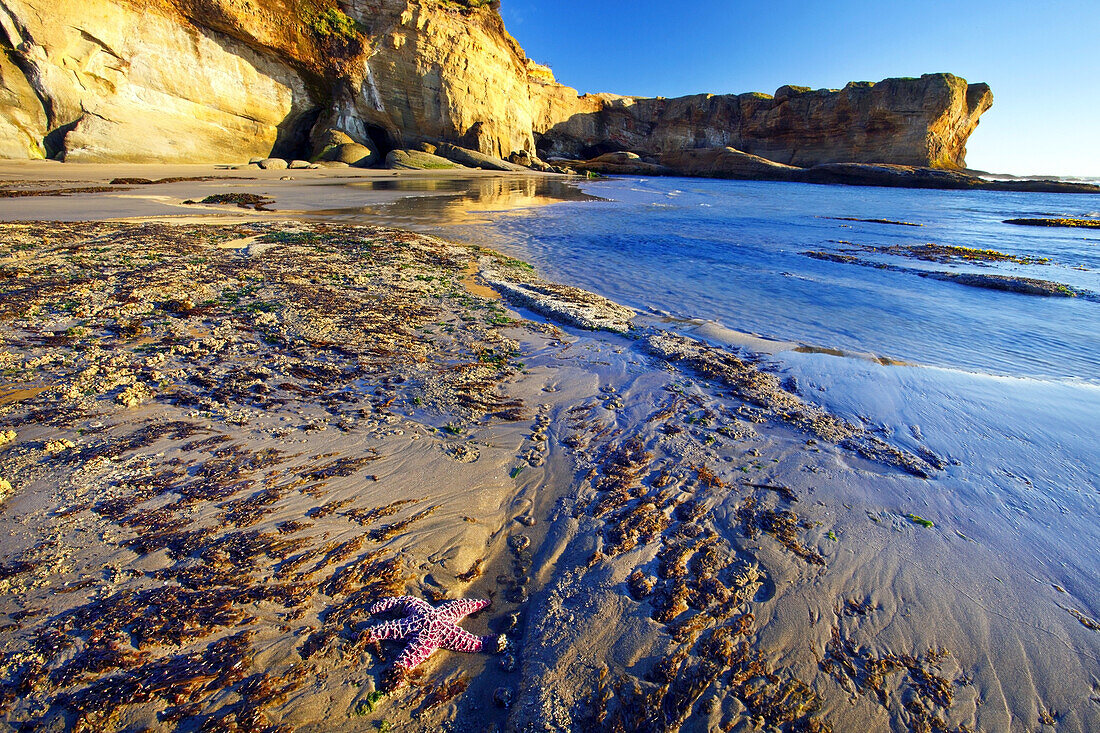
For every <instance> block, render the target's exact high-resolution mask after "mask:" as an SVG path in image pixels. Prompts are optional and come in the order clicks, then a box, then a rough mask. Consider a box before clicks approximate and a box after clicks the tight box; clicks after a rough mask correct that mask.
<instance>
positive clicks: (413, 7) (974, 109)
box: [0, 0, 992, 167]
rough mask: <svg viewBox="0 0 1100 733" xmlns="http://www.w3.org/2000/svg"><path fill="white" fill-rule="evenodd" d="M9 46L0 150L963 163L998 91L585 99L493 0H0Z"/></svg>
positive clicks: (191, 157)
mask: <svg viewBox="0 0 1100 733" xmlns="http://www.w3.org/2000/svg"><path fill="white" fill-rule="evenodd" d="M0 46H2V47H3V49H2V50H3V54H0V156H3V157H15V158H27V157H42V156H50V157H56V158H60V159H63V160H70V161H161V162H226V161H236V160H241V159H244V158H248V157H252V156H267V155H277V156H283V157H288V158H289V157H306V156H309V155H310V154H312V153H315V152H316V151H317V146H318V145H319V144H320V142H319V141H321V140H323V139H330V137H331V134H330V133H328V132H327V131H329V130H331V129H336V130H340V131H343V132H345V133H347V134H348V135H350V136H351V138H353V140H354V141H356V142H357V143H361V144H363V145H366V146H368V147H370V148H371V149H372V150H373V151H375V152H376V153H381V154H380V155H376V156H372V159H378V160H383V159H385V154H386V153H387V152H389V150H391V149H394V148H401V147H410V146H412V145H414V144H415V143H417V142H420V141H425V140H427V141H434V142H451V143H456V144H458V145H461V146H464V147H467V148H472V149H475V150H478V151H481V152H482V153H487V154H490V155H494V156H497V157H506V156H508V154H509V153H511V152H512V151H519V150H527V151H531V152H534V151H536V149H537V150H538V151H539V152H540V153H542V154H543V155H554V154H559V155H564V156H567V157H590V156H591V155H593V154H599V153H604V152H609V151H618V150H632V151H637V152H640V153H642V154H652V155H656V154H661V153H668V152H673V151H676V150H680V149H684V148H703V147H725V146H730V147H734V148H737V149H739V150H743V151H745V152H747V153H751V154H756V155H759V156H762V157H764V158H767V159H769V160H773V161H776V162H779V163H784V164H792V165H800V166H805V165H813V164H817V163H824V162H836V161H845V162H849V161H860V162H890V163H901V164H909V165H934V166H941V167H957V166H961V165H963V164H964V155H965V142H966V138H967V137H968V136H969V134H970V133H971V132H972V131H973V129H974V126H975V125H976V124H977V120H978V117H979V115H981V113H982V112H984V111H985V110H986V109H987V108H988V107H989V105H990V103H991V99H992V97H991V94H990V92H989V89H988V87H986V86H985V85H969V86H968V85H967V84H966V82H965V81H963V80H961V79H958V78H956V77H953V76H950V75H947V74H937V75H931V76H925V77H921V78H920V79H912V80H887V81H885V82H880V83H878V84H867V83H860V84H849V85H848V86H847V87H846V88H845V89H843V90H840V91H808V90H803V89H797V88H794V87H784V88H783V89H780V90H779V92H777V93H776V95H775V96H774V97H770V96H767V95H760V94H742V95H726V96H714V95H698V96H692V97H683V98H679V99H639V98H634V97H619V96H614V95H605V94H600V95H583V96H582V95H579V94H578V93H577V92H576V90H573V89H570V88H568V87H565V86H562V85H560V84H558V83H557V82H556V81H555V80H554V78H553V75H552V74H551V73H550V71H549V69H547V68H546V67H543V66H539V65H537V64H535V63H533V62H532V61H530V60H529V59H528V58H527V57H526V55H525V54H524V53H523V50H522V49H521V48H520V47H519V45H518V44H517V43H516V42H515V40H514V39H512V38H511V37H510V36H509V35H508V33H507V31H506V30H505V28H504V25H503V22H502V21H501V19H500V16H499V14H498V13H497V11H496V8H495V7H494V4H493V3H488V2H485V0H341V1H340V2H337V0H0ZM326 136H329V137H328V138H326Z"/></svg>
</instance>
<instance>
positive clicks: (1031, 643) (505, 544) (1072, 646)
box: [0, 168, 1100, 731]
mask: <svg viewBox="0 0 1100 733" xmlns="http://www.w3.org/2000/svg"><path fill="white" fill-rule="evenodd" d="M69 170H70V169H69V168H65V169H64V172H62V171H59V172H58V173H57V176H58V178H57V179H56V180H62V179H63V178H64V177H65V176H69V178H66V179H65V180H70V179H72V178H75V176H72V174H70V173H68V172H67V171H69ZM77 170H83V169H82V168H81V169H77ZM63 173H64V175H63ZM158 173H160V172H158ZM185 173H186V172H185ZM233 173H234V174H237V173H239V172H233ZM278 173H281V174H284V175H285V174H286V173H287V172H285V171H280V172H278ZM291 173H296V172H291ZM306 173H312V172H311V171H307V172H306ZM326 173H329V172H326ZM97 175H98V174H97ZM103 175H105V176H106V175H110V176H112V177H114V176H116V175H121V174H119V173H117V172H116V171H115V170H111V171H104V172H103ZM133 175H140V174H133ZM163 175H170V174H162V175H158V177H163ZM475 175H476V177H477V178H478V180H479V186H481V185H485V186H487V187H488V188H486V190H487V191H488V192H489V194H488V195H487V196H485V197H484V198H485V199H486V200H490V201H495V202H496V203H495V204H491V205H497V206H501V207H503V206H506V205H515V204H516V202H517V201H518V202H521V203H520V205H528V204H523V203H522V202H523V201H530V202H533V203H537V202H538V201H539V200H540V199H542V198H543V195H542V193H541V191H540V189H539V186H540V184H538V183H533V184H531V185H530V187H529V186H528V184H526V183H523V184H516V183H507V184H501V183H500V180H501V177H500V176H489V175H480V174H475ZM143 177H153V176H149V175H145V176H143ZM445 180H446V179H444V181H445ZM531 180H534V179H531ZM249 185H251V186H254V187H255V188H256V189H257V190H256V191H255V192H262V193H266V194H268V195H270V196H272V197H273V198H274V199H275V200H276V206H277V207H279V206H289V207H290V208H289V209H288V210H289V211H293V212H295V213H294V214H293V215H294V216H295V218H298V219H299V220H300V221H299V222H297V223H286V222H279V221H277V219H278V218H280V214H279V213H278V212H277V213H276V214H265V213H263V212H259V213H255V212H251V211H248V212H245V211H243V210H241V211H232V210H230V211H229V212H228V213H227V214H224V215H222V218H220V219H218V220H216V223H196V221H197V220H195V219H193V217H194V214H192V213H190V211H189V209H184V208H183V206H184V205H183V204H182V203H181V202H182V200H184V199H185V198H196V197H199V196H200V195H202V196H205V195H209V192H211V191H215V190H217V191H224V190H226V187H223V184H222V183H220V182H214V183H211V182H201V183H199V182H192V183H180V184H164V185H163V186H157V187H156V188H157V189H161V188H168V187H179V190H173V191H172V192H171V196H170V198H171V201H166V200H165V199H157V200H155V201H154V202H153V203H150V200H149V199H140V200H137V203H134V200H131V199H126V198H123V197H121V196H116V195H115V194H107V195H101V194H80V195H78V196H73V197H65V198H64V199H58V198H53V197H50V198H44V197H36V198H33V199H19V200H15V201H18V202H19V203H23V202H26V201H33V202H34V206H36V207H37V206H41V207H43V208H42V209H41V210H39V209H33V210H27V209H24V213H25V214H33V215H34V217H33V218H47V214H50V212H51V210H52V215H50V216H49V217H48V218H54V219H57V218H61V217H64V216H67V215H68V213H71V214H73V216H77V217H78V218H80V216H83V215H85V214H87V212H88V211H90V210H92V209H96V207H97V206H98V209H97V210H98V211H100V214H101V215H100V216H96V217H85V218H108V219H122V218H125V219H134V218H139V219H142V221H141V222H140V223H105V224H97V225H93V224H74V225H71V226H69V225H59V224H7V225H3V241H4V247H5V248H4V249H3V250H2V251H0V277H2V278H3V279H0V286H2V287H3V288H4V289H5V298H4V303H3V305H2V306H0V329H2V333H3V339H4V350H3V354H0V368H2V369H3V372H2V373H3V375H4V376H3V382H2V383H0V400H3V402H2V403H0V433H2V432H3V431H5V430H9V429H10V430H13V431H15V436H14V437H13V439H11V440H10V441H8V442H6V443H5V444H3V445H0V478H3V479H4V480H5V481H8V482H9V483H10V484H11V491H10V493H8V495H7V496H6V498H5V499H4V503H3V506H2V509H0V531H2V533H3V534H2V537H3V539H2V540H0V562H2V566H0V568H2V571H0V577H2V580H0V583H2V584H3V586H4V587H3V594H2V596H0V602H2V604H3V606H2V607H0V611H2V612H4V613H6V614H7V617H8V619H9V620H8V621H7V622H6V625H4V627H3V629H4V630H3V632H2V634H0V648H2V649H3V651H4V653H5V657H4V658H5V662H4V669H3V671H2V675H0V676H2V677H3V680H4V682H3V686H2V687H0V709H2V710H3V714H2V715H3V718H2V720H3V721H4V722H6V723H7V724H8V725H9V726H13V727H14V726H15V725H16V724H17V723H30V722H35V723H36V724H41V725H54V726H68V727H71V728H74V729H89V730H132V729H142V728H152V729H182V730H194V729H198V728H200V727H201V726H203V725H206V726H208V729H232V728H231V726H232V725H236V726H237V729H242V730H284V729H285V730H303V731H309V730H317V731H320V730H332V729H334V728H338V729H341V730H378V729H380V728H382V727H384V724H387V725H388V726H389V727H390V728H392V729H400V730H418V729H434V728H436V727H439V726H444V727H449V728H451V729H454V730H485V729H490V730H491V729H493V728H494V727H496V728H499V729H516V730H561V729H592V728H595V729H605V730H663V729H669V730H676V729H683V730H706V729H711V730H713V729H721V730H759V729H784V730H788V729H789V730H830V729H832V730H837V731H842V730H879V729H882V730H885V729H892V730H914V731H924V730H959V731H962V730H1040V729H1042V728H1043V727H1044V725H1045V722H1046V721H1056V722H1057V730H1088V729H1090V728H1092V727H1094V726H1095V725H1097V724H1098V723H1100V720H1098V714H1100V702H1097V697H1098V695H1100V691H1098V690H1097V688H1096V687H1095V686H1096V685H1097V684H1098V682H1100V681H1098V680H1097V678H1096V669H1097V666H1096V662H1097V659H1096V654H1095V647H1096V642H1095V638H1096V637H1095V635H1096V633H1097V630H1096V628H1095V621H1094V620H1093V619H1092V618H1091V617H1090V616H1088V614H1085V613H1083V612H1082V611H1081V610H1079V608H1078V605H1077V604H1075V603H1074V601H1073V595H1072V594H1073V593H1074V589H1073V588H1070V589H1068V591H1067V589H1065V588H1056V587H1051V584H1050V583H1044V582H1042V579H1035V580H1036V581H1039V582H1035V581H1032V587H1031V588H1030V589H1029V592H1028V593H1026V594H1020V593H1019V592H1018V591H1019V587H1020V586H1019V581H1018V579H1016V577H1015V576H1016V573H1014V571H1013V562H1012V558H1011V557H1006V556H1003V555H1001V554H1000V552H999V549H1000V548H998V547H995V546H990V547H987V546H985V545H980V544H978V543H976V542H975V541H974V540H973V539H972V538H970V537H968V536H967V534H965V533H963V532H961V531H959V530H958V529H955V527H958V526H960V525H959V524H958V523H955V522H952V521H950V512H951V511H952V508H951V507H950V506H949V505H948V504H946V503H945V500H944V499H939V498H937V496H936V491H937V486H938V483H937V482H938V481H939V480H940V477H941V476H943V475H944V474H945V473H950V471H951V469H950V464H951V460H952V458H953V457H952V456H950V455H941V453H942V451H941V450H939V449H936V450H934V449H933V448H932V447H930V446H929V445H928V444H926V443H925V442H924V441H923V440H922V439H921V437H920V435H919V434H915V435H914V436H908V437H907V438H906V439H905V440H903V441H900V440H898V439H896V438H891V437H890V436H881V435H878V434H876V433H875V432H874V431H873V430H869V429H868V428H867V426H862V425H859V424H853V423H850V422H847V421H845V420H843V419H841V418H839V417H837V416H833V415H829V414H827V413H824V412H823V411H821V410H820V408H817V407H815V406H814V405H813V404H812V403H811V402H808V401H807V400H806V399H805V398H803V397H801V396H799V394H798V393H797V392H796V391H794V390H792V389H790V388H789V387H788V386H787V385H785V384H784V383H783V382H782V380H781V379H780V378H779V377H777V376H776V375H775V374H773V373H772V372H771V371H770V367H769V364H768V359H767V356H766V355H762V356H753V355H752V354H750V353H748V351H746V350H744V349H741V350H730V351H723V350H717V349H710V348H707V347H705V345H703V344H701V343H698V342H694V341H692V340H690V339H685V338H684V337H681V336H673V335H671V334H666V333H665V332H663V331H662V330H661V329H662V325H661V324H660V323H659V322H653V321H652V320H647V319H644V318H636V319H634V324H633V329H632V330H630V331H629V332H628V333H625V334H616V333H611V332H593V331H588V330H584V329H583V328H579V327H578V326H577V325H576V324H577V323H584V322H586V321H585V320H584V319H585V318H590V317H591V318H593V319H595V320H593V321H592V322H596V323H608V324H612V326H611V327H617V326H614V324H617V323H620V322H622V319H623V318H629V316H627V315H624V314H623V313H622V312H620V311H617V310H615V308H614V307H613V306H611V305H608V304H607V303H606V302H601V301H602V299H599V298H598V297H591V298H586V297H585V296H584V294H583V293H579V292H576V291H575V290H573V289H562V288H560V287H558V286H550V285H549V284H543V283H541V281H539V280H538V278H537V275H535V274H534V273H532V272H531V271H530V269H529V268H526V267H525V266H524V265H523V264H522V263H518V262H516V261H513V260H509V259H508V258H504V257H500V256H498V255H495V254H493V253H490V252H485V251H478V250H477V249H476V248H472V247H469V246H464V245H456V244H453V243H449V242H446V241H443V240H439V239H435V238H432V237H426V236H422V235H416V234H409V233H403V232H399V231H395V230H389V229H377V228H360V227H346V226H342V225H339V224H317V223H310V222H309V221H308V220H309V219H310V218H311V217H310V214H308V213H307V212H306V210H307V209H308V208H310V207H307V206H305V205H299V204H297V203H293V202H294V201H296V200H297V199H296V198H295V197H300V198H301V200H303V201H311V202H313V206H314V207H315V206H316V205H317V204H318V203H320V202H317V201H315V197H316V188H315V186H316V185H322V184H321V183H316V184H315V183H313V182H311V183H309V184H300V183H299V182H297V181H289V182H287V181H268V180H265V181H263V182H262V183H255V184H249ZM431 185H433V186H434V185H436V184H431ZM264 186H267V187H271V188H270V189H267V188H265V189H264V190H263V191H259V190H258V189H259V188H260V187H264ZM438 186H439V188H438V189H437V190H438V191H441V193H440V194H439V195H431V196H430V199H429V200H430V201H431V203H430V204H428V211H429V212H435V211H439V212H440V215H442V214H443V213H446V212H447V211H457V212H460V213H461V214H462V215H467V212H468V211H469V210H470V209H471V208H475V209H476V208H477V207H476V206H471V205H470V200H469V199H468V198H467V197H466V194H463V193H457V194H456V191H455V187H454V186H453V185H452V184H450V183H446V182H442V183H439V184H438ZM218 187H221V188H218ZM229 187H230V188H232V190H234V191H237V190H240V191H252V190H253V189H251V188H245V187H243V186H242V185H241V184H240V183H239V182H237V181H234V182H232V184H231V186H229ZM311 187H313V188H311ZM415 187H416V188H417V192H418V193H420V192H422V191H423V189H422V188H420V187H419V186H418V185H416V186H415ZM425 187H427V186H425ZM337 188H339V186H333V187H332V188H331V189H329V188H326V189H324V190H325V191H326V197H325V202H324V204H325V205H326V206H329V205H330V204H331V203H332V201H331V199H332V198H334V197H340V196H344V195H345V193H336V194H334V195H333V196H328V195H327V192H328V191H330V190H332V191H335V190H336V189H337ZM462 190H464V191H468V190H469V188H468V187H467V186H466V184H463V187H462ZM391 191H393V194H394V195H395V196H397V195H404V194H406V193H407V191H404V192H403V191H401V190H400V187H397V188H396V189H391ZM517 191H518V193H517ZM528 191H530V193H528ZM389 193H390V191H386V190H382V191H377V190H372V191H371V193H370V196H369V197H365V196H364V195H363V192H361V191H360V192H356V199H355V200H354V201H353V202H352V203H351V204H350V205H349V206H347V207H340V206H335V207H330V208H329V209H327V210H326V211H327V213H325V212H322V213H320V214H319V216H322V217H324V216H338V214H336V211H337V210H341V209H349V210H350V209H354V210H355V211H358V212H360V213H361V212H362V210H363V209H364V207H370V206H377V205H379V203H382V202H384V201H386V200H388V199H386V196H387V195H388V194H389ZM429 193H430V192H429ZM495 194H499V196H498V198H496V199H493V195H495ZM157 195H158V196H160V195H161V194H157ZM346 195H348V196H350V194H346ZM92 197H98V204H97V203H96V202H91V203H88V202H86V200H87V199H91V198H92ZM364 198H367V199H368V200H366V201H364V200H363V199H364ZM176 199H179V202H176ZM12 201H13V200H4V201H0V218H11V217H12V216H13V214H12V210H10V209H7V208H5V207H8V206H10V205H11V204H12ZM508 202H511V203H510V204H509V203H508ZM418 203H419V204H424V203H425V201H423V200H422V201H420V202H418ZM51 205H52V209H51ZM16 206H18V204H16ZM401 206H402V204H400V203H398V204H395V205H393V206H389V207H387V211H389V212H392V211H393V210H394V209H395V208H397V209H400V207H401ZM408 206H409V215H408V216H409V218H410V219H412V218H416V219H417V220H418V221H420V222H423V218H422V217H423V211H424V209H423V208H417V204H412V203H410V204H408ZM433 206H437V207H439V208H437V209H433V208H431V207H433ZM70 207H75V209H76V211H68V210H69V209H70ZM162 207H163V210H162ZM62 210H66V211H67V213H63V211H62ZM217 210H218V211H222V210H223V209H222V208H221V207H219V208H218V209H217ZM15 211H18V209H15ZM286 215H287V210H284V211H283V213H282V216H283V217H284V218H285V216H286ZM431 215H434V213H433V214H431ZM144 217H149V218H148V219H144ZM163 217H172V218H175V217H184V218H182V219H179V220H177V224H176V225H173V226H169V225H166V224H163V223H154V222H159V221H163V220H164V219H163ZM28 218H29V217H28ZM302 220H304V221H305V222H306V223H303V221H302ZM227 222H233V223H227ZM478 273H480V274H478ZM493 283H496V289H495V290H494V289H492V288H491V287H490V286H491V285H492V284H493ZM517 292H522V293H525V295H524V297H523V298H521V299H519V300H517V299H516V297H515V293H517ZM501 293H503V294H504V295H505V299H504V300H501V299H500V298H499V295H500V294H501ZM531 293H536V294H541V295H540V296H539V298H538V299H535V300H532V297H531V295H530V294H531ZM509 294H511V296H510V295H509ZM543 296H545V297H543ZM509 297H510V298H511V299H509ZM578 309H580V310H579V311H578ZM536 311H537V314H536ZM578 312H579V313H580V316H578V315H577V314H578ZM601 318H605V319H609V320H601ZM578 319H579V320H578ZM567 324H569V325H567ZM43 387H45V389H43ZM39 390H41V391H39ZM959 557H965V558H967V562H964V563H960V562H959ZM993 578H997V580H993ZM402 593H409V594H411V595H415V596H418V597H421V598H425V599H428V600H431V601H441V600H444V599H452V598H487V599H491V600H492V605H491V606H490V608H489V609H487V610H486V611H483V612H482V613H480V614H478V615H476V616H475V617H473V618H471V619H468V620H467V621H466V622H464V627H465V628H467V629H469V630H471V631H474V632H475V633H478V634H489V633H494V634H497V633H503V634H505V635H506V636H507V638H508V640H509V641H508V643H507V645H506V648H505V651H504V653H502V654H497V655H489V654H460V653H452V652H442V651H441V652H437V653H436V654H435V655H433V656H432V657H431V658H430V659H429V660H428V662H426V663H425V664H424V665H422V667H421V668H419V669H418V673H417V674H415V675H413V676H412V678H411V679H405V680H397V679H395V678H394V676H393V674H392V669H393V667H392V663H393V659H394V657H395V656H396V654H397V652H398V651H400V649H401V644H400V643H397V642H383V643H379V642H377V641H372V640H371V639H370V638H369V635H367V634H365V633H364V629H365V628H366V626H367V625H369V624H370V623H374V622H375V621H377V619H374V618H371V616H370V615H369V613H368V612H367V609H368V608H369V605H370V604H371V603H372V602H373V601H376V600H378V599H379V598H382V597H385V596H390V595H399V594H402ZM1074 612H1076V615H1075V613H1074ZM150 618H155V619H156V621H155V622H154V621H150V620H149V619H150ZM1090 624H1093V626H1090ZM1040 652H1041V653H1040ZM379 693H384V694H379ZM218 726H222V727H221V728H219V727H218ZM280 726H282V727H280Z"/></svg>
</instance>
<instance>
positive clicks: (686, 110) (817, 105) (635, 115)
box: [538, 74, 993, 168]
mask: <svg viewBox="0 0 1100 733" xmlns="http://www.w3.org/2000/svg"><path fill="white" fill-rule="evenodd" d="M543 88H545V89H546V91H545V95H544V99H545V102H544V104H543V112H542V115H541V116H540V117H539V118H538V122H539V125H540V127H539V129H538V132H539V133H540V137H539V152H540V153H542V154H544V155H561V156H564V157H589V156H591V155H594V154H599V153H603V152H607V151H608V150H632V151H637V152H642V153H649V154H652V155H658V154H662V153H669V152H673V151H676V150H682V149H685V148H723V147H732V148H736V149H738V150H741V151H744V152H746V153H750V154H753V155H758V156H761V157H763V158H767V159H768V160H770V161H774V162H776V163H782V164H786V165H795V166H803V167H805V166H813V165H818V164H821V163H841V162H845V163H883V162H889V163H896V164H900V165H918V166H933V167H945V168H961V167H965V165H966V161H965V157H966V140H967V138H968V137H970V134H971V133H972V132H973V131H974V128H975V127H976V126H977V124H978V118H979V117H980V116H981V115H982V113H983V112H985V111H986V110H987V109H989V107H990V106H991V105H992V104H993V94H992V92H991V91H990V89H989V87H988V86H987V85H985V84H967V83H966V81H965V80H964V79H960V78H958V77H956V76H953V75H951V74H926V75H925V76H922V77H920V78H919V79H887V80H885V81H881V82H879V83H877V84H874V83H871V82H853V83H851V84H848V85H847V86H846V87H844V89H841V90H827V89H819V90H814V91H811V90H810V89H806V88H803V87H790V86H785V87H781V88H780V89H779V90H778V91H776V93H775V95H774V96H768V95H766V94H758V93H752V94H737V95H713V94H705V95H696V96H689V97H679V98H676V99H660V98H658V99H639V98H635V97H618V96H613V95H607V94H597V95H586V96H583V97H578V98H576V99H572V98H570V96H569V95H568V92H567V91H565V90H564V89H563V88H553V87H551V88H546V87H545V86H544V87H543Z"/></svg>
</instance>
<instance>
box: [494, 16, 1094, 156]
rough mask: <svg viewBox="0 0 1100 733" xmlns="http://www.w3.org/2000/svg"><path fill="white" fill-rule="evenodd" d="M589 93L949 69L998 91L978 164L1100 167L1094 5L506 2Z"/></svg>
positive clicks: (668, 91) (753, 86)
mask: <svg viewBox="0 0 1100 733" xmlns="http://www.w3.org/2000/svg"><path fill="white" fill-rule="evenodd" d="M501 14H502V15H503V16H504V20H505V24H506V25H507V27H508V30H509V31H510V32H511V33H512V35H513V36H515V37H516V39H517V40H519V42H520V44H521V45H522V46H523V47H524V49H525V50H526V51H527V54H528V56H530V57H531V58H532V59H534V60H535V61H538V62H540V63H544V64H548V65H549V66H550V67H551V68H553V70H554V74H555V76H557V78H558V81H560V82H562V83H563V84H567V85H569V86H572V87H576V88H577V89H578V90H580V91H581V92H615V93H618V94H635V95H644V96H666V97H673V96H679V95H682V94H693V93H697V92H713V93H739V92H752V91H759V92H768V93H771V92H774V91H775V90H776V89H777V88H778V87H780V86H782V85H783V84H799V85H803V86H810V87H814V88H820V87H829V88H839V87H842V86H844V84H845V83H847V82H849V81H878V80H880V79H884V78H886V77H891V76H920V75H921V74H922V73H930V72H938V71H949V72H951V73H953V74H956V75H958V76H961V77H963V78H965V79H967V80H969V81H971V82H975V81H984V82H986V83H988V84H989V85H990V86H991V87H992V88H993V96H994V103H993V108H992V109H991V110H990V111H989V112H987V113H986V114H985V115H984V116H983V117H982V122H981V124H980V125H979V126H978V129H977V130H976V131H975V133H974V135H973V136H972V137H971V138H970V143H969V144H968V146H967V149H968V151H969V153H968V156H967V163H968V164H969V165H970V166H971V167H972V168H978V169H982V170H990V171H995V172H1004V173H1017V174H1036V173H1054V174H1061V175H1081V176H1100V50H1098V48H1100V0H1064V1H1063V2H1059V1H1057V0H1046V1H1044V0H1029V1H1023V0H953V1H947V0H908V1H901V2H897V1H895V2H890V1H888V0H887V1H884V2H866V1H864V0H834V1H831V2H830V1H828V0H817V1H816V2H808V1H806V0H772V2H765V1H762V0H754V1H751V2H745V1H743V0H732V1H731V0H727V1H726V2H723V1H722V0H695V1H694V2H671V1H670V0H665V1H663V2H655V1H653V0H630V1H628V0H608V1H601V0H583V1H581V0H555V2H546V1H545V0H503V5H502V8H501Z"/></svg>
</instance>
